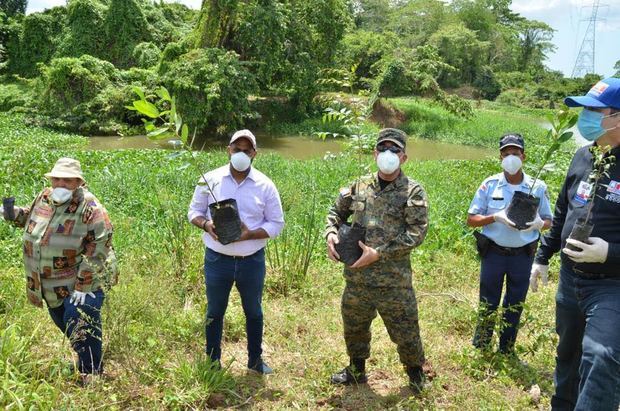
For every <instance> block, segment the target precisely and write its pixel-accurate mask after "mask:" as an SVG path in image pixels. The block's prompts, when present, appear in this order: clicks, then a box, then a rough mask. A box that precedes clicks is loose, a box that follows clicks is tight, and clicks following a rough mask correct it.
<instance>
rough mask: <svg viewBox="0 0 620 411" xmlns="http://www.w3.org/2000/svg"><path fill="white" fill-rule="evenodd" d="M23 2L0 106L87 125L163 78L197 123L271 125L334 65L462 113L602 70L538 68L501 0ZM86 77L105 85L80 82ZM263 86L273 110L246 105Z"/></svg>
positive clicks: (205, 130)
mask: <svg viewBox="0 0 620 411" xmlns="http://www.w3.org/2000/svg"><path fill="white" fill-rule="evenodd" d="M23 4H25V2H23V1H20V0H4V1H3V2H2V3H0V6H1V7H0V74H3V75H10V76H13V77H5V79H6V80H8V81H9V83H8V84H7V85H11V84H14V81H22V83H21V85H22V89H20V92H21V94H23V96H21V97H20V98H11V99H9V100H8V101H6V100H7V99H3V100H5V101H4V102H3V103H2V105H0V110H7V109H11V108H14V107H16V108H17V109H18V110H19V111H21V112H24V113H26V116H27V118H28V119H29V120H30V121H31V122H33V123H35V124H39V125H46V126H50V127H54V128H56V129H60V130H68V131H74V132H79V133H82V134H120V135H125V134H131V133H135V132H137V130H139V129H140V127H139V126H140V123H139V122H137V121H136V120H137V119H136V118H135V117H132V116H128V115H126V114H123V113H122V107H123V105H124V104H125V103H127V102H128V101H129V100H130V99H131V86H139V87H142V88H145V89H147V90H150V91H153V90H155V89H156V88H158V87H160V86H166V87H167V88H168V89H169V90H170V92H171V93H173V94H175V95H176V96H178V102H179V107H180V109H181V110H182V112H183V113H185V116H186V119H187V121H188V123H189V125H190V126H191V127H192V128H193V129H196V130H197V131H198V133H199V135H200V136H212V135H215V136H220V137H221V136H223V135H225V134H226V133H228V132H229V131H230V130H231V129H234V128H237V127H239V126H241V125H244V126H254V125H255V124H261V123H262V124H264V122H262V119H268V122H267V123H268V124H266V125H267V126H268V127H270V128H271V129H276V128H278V127H280V126H279V125H278V124H277V123H279V122H289V123H302V124H301V125H300V129H302V130H303V129H305V128H306V126H305V125H303V122H304V121H307V120H308V119H312V118H317V117H319V116H320V113H321V112H322V110H323V109H324V108H325V107H324V106H323V105H322V104H321V97H322V96H324V95H325V94H329V93H331V92H335V91H339V90H340V89H341V87H340V85H339V84H337V82H333V81H330V80H331V77H333V75H334V73H340V74H343V73H344V76H343V78H342V81H346V82H347V83H348V87H347V92H348V93H351V94H359V95H362V96H363V95H366V94H367V93H368V92H369V91H370V90H371V89H372V88H373V85H376V84H379V85H380V92H381V95H382V96H387V97H403V96H404V97H410V96H416V97H421V98H430V99H433V100H435V101H436V102H437V103H438V104H439V105H440V106H442V107H444V108H445V109H446V110H447V111H448V112H450V113H453V114H456V115H458V116H461V117H468V116H471V115H472V103H471V102H470V101H468V100H467V99H468V98H469V99H476V100H481V99H486V100H495V99H497V100H498V101H499V102H501V103H503V104H507V105H512V106H519V107H525V108H554V107H555V106H556V105H557V104H558V103H560V101H561V100H562V98H563V97H564V96H566V95H574V94H581V93H584V92H585V91H587V90H588V89H589V87H590V86H591V85H592V84H593V83H595V82H596V81H597V80H599V79H600V76H598V75H597V74H594V73H591V74H588V75H586V76H585V77H584V78H578V79H566V78H564V77H563V75H562V74H561V73H558V72H554V71H550V70H549V69H547V68H546V67H545V66H544V64H543V63H544V61H545V58H546V55H547V54H548V53H549V52H550V51H551V50H553V45H552V43H551V42H550V41H551V39H552V34H553V30H552V28H551V27H549V26H547V25H546V24H544V23H541V22H538V21H533V20H528V19H526V18H524V17H523V16H520V15H519V14H517V13H514V12H512V11H511V9H510V7H511V1H509V0H508V1H507V0H458V1H451V2H444V1H441V0H407V1H398V2H394V1H389V0H360V1H357V2H354V4H353V3H350V2H349V0H329V1H325V0H249V1H239V0H208V1H203V2H202V6H201V9H200V10H191V9H188V8H187V7H185V6H183V5H180V4H174V3H166V2H162V1H159V2H158V1H145V0H92V1H90V0H70V1H68V2H67V3H66V5H64V6H59V7H54V8H52V9H49V10H45V11H43V12H38V13H31V14H29V15H24V14H23V13H22V12H21V10H22V9H23ZM67 58H71V59H78V60H79V62H77V63H76V62H75V61H74V60H67ZM84 61H99V62H101V63H98V64H97V65H98V66H102V65H103V64H111V65H113V67H114V70H116V72H117V74H116V76H115V78H113V79H103V78H100V76H99V74H97V73H95V72H92V67H84V63H83V62H84ZM104 62H105V63H104ZM80 66H82V67H80ZM91 66H92V65H91ZM84 69H86V71H85V70H84ZM67 70H69V71H72V70H75V71H76V73H66V74H65V75H64V77H65V79H70V78H76V82H75V84H73V83H72V82H68V83H67V82H64V83H62V84H63V85H64V86H67V87H68V89H67V90H66V91H65V92H64V93H47V91H48V90H49V89H50V87H54V84H50V83H49V81H50V79H51V78H52V77H53V76H50V74H51V73H52V72H55V71H67ZM135 70H144V71H142V72H141V75H140V76H135V75H133V74H135ZM87 71H90V73H88V72H87ZM95 71H96V70H95ZM84 77H93V78H92V81H94V82H95V83H97V84H98V85H101V84H103V83H106V85H105V86H103V87H99V86H96V87H94V88H89V87H83V86H84V82H83V80H84ZM95 77H99V78H95ZM24 78H28V79H36V81H33V82H31V83H23V79H24ZM128 78H129V79H128ZM102 82H103V83H102ZM24 84H27V87H24ZM4 91H5V92H8V93H10V94H11V95H14V93H15V92H16V89H15V87H13V88H12V89H11V90H4ZM46 93H47V94H46ZM0 94H5V93H2V91H0ZM62 94H71V95H72V99H71V100H72V101H79V103H78V104H77V105H70V106H69V111H70V112H68V113H67V112H63V111H62V110H59V108H60V107H63V105H64V104H65V101H64V96H63V95H62ZM263 98H266V99H270V100H271V103H272V104H271V108H270V110H271V111H266V112H264V111H260V110H257V109H256V108H255V107H251V106H252V104H253V102H255V101H259V100H260V99H263ZM276 102H277V103H279V106H278V107H275V106H276V104H275V103H276ZM481 104H482V103H481ZM257 113H260V114H258V115H257ZM280 113H283V114H284V115H283V116H277V115H275V114H280ZM311 121H312V120H311Z"/></svg>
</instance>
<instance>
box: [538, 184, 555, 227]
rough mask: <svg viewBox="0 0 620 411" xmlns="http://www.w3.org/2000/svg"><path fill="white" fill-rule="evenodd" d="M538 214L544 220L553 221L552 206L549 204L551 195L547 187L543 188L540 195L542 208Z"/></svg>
mask: <svg viewBox="0 0 620 411" xmlns="http://www.w3.org/2000/svg"><path fill="white" fill-rule="evenodd" d="M538 214H540V218H542V219H543V220H551V219H553V211H551V204H550V203H549V193H548V192H547V187H542V189H541V193H540V206H539V207H538Z"/></svg>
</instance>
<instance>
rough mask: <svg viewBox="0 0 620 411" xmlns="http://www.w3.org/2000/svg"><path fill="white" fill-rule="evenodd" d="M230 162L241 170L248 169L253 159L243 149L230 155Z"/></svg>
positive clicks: (236, 168)
mask: <svg viewBox="0 0 620 411" xmlns="http://www.w3.org/2000/svg"><path fill="white" fill-rule="evenodd" d="M230 164H232V166H233V168H234V169H235V170H237V171H239V172H242V171H245V170H247V169H248V168H249V167H250V165H251V164H252V159H251V158H250V157H249V156H248V155H247V154H245V153H244V152H243V151H240V152H238V153H235V154H233V155H231V156H230Z"/></svg>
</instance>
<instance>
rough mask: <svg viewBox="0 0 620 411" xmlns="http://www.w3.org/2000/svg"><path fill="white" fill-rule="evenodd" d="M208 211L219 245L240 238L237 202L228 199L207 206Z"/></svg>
mask: <svg viewBox="0 0 620 411" xmlns="http://www.w3.org/2000/svg"><path fill="white" fill-rule="evenodd" d="M209 211H210V212H211V219H212V220H213V225H215V234H217V238H218V240H219V242H220V243H222V244H224V245H226V244H230V243H232V242H234V241H237V240H239V238H241V219H240V218H239V209H238V208H237V200H235V199H234V198H229V199H227V200H222V201H218V202H217V203H212V204H209Z"/></svg>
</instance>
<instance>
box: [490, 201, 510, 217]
mask: <svg viewBox="0 0 620 411" xmlns="http://www.w3.org/2000/svg"><path fill="white" fill-rule="evenodd" d="M506 205H507V201H506V200H505V199H503V198H502V199H501V200H500V199H497V198H495V199H493V198H491V199H490V200H489V205H488V206H487V209H488V214H493V212H494V211H501V210H503V209H504V208H506Z"/></svg>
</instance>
